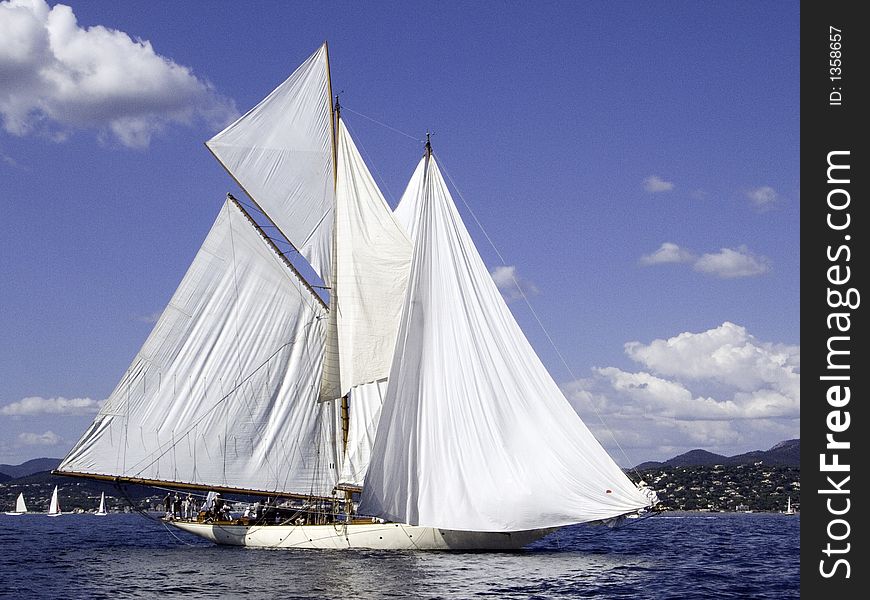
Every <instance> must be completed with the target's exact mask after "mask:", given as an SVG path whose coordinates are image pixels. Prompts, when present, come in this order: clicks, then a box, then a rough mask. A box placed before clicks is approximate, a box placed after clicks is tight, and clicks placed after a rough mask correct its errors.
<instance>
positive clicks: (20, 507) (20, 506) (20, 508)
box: [15, 492, 27, 513]
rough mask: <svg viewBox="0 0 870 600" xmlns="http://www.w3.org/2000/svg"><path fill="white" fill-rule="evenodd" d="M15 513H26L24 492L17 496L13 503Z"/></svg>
mask: <svg viewBox="0 0 870 600" xmlns="http://www.w3.org/2000/svg"><path fill="white" fill-rule="evenodd" d="M15 512H17V513H26V512H27V504H26V503H25V502H24V492H21V493H19V494H18V499H17V500H16V501H15Z"/></svg>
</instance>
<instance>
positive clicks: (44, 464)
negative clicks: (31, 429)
mask: <svg viewBox="0 0 870 600" xmlns="http://www.w3.org/2000/svg"><path fill="white" fill-rule="evenodd" d="M60 460H61V459H59V458H34V459H32V460H28V461H27V462H24V463H21V464H20V465H0V474H2V475H8V476H9V477H8V479H16V478H18V477H27V476H28V475H33V474H34V473H39V472H40V471H51V470H52V469H55V468H57V466H58V465H59V464H60ZM0 481H4V479H0Z"/></svg>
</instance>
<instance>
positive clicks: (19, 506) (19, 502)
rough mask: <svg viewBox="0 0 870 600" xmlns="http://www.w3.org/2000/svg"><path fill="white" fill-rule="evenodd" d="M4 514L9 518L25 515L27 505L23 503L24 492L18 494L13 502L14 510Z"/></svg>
mask: <svg viewBox="0 0 870 600" xmlns="http://www.w3.org/2000/svg"><path fill="white" fill-rule="evenodd" d="M6 514H7V515H9V516H18V515H24V514H27V504H25V502H24V492H21V493H19V494H18V498H17V499H16V500H15V510H9V511H6Z"/></svg>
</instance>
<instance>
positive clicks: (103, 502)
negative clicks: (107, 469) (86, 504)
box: [97, 492, 106, 515]
mask: <svg viewBox="0 0 870 600" xmlns="http://www.w3.org/2000/svg"><path fill="white" fill-rule="evenodd" d="M97 514H98V515H105V514H106V492H100V507H99V508H98V509H97Z"/></svg>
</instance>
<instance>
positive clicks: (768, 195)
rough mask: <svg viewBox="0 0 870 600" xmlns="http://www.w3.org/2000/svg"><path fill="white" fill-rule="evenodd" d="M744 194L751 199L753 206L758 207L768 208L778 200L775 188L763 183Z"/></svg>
mask: <svg viewBox="0 0 870 600" xmlns="http://www.w3.org/2000/svg"><path fill="white" fill-rule="evenodd" d="M746 196H747V197H748V198H749V199H750V200H752V203H753V204H754V205H755V207H756V208H759V209H767V208H770V207H771V206H773V205H774V204H775V203H776V202H777V201H778V200H779V194H777V193H776V190H775V189H773V188H772V187H770V186H769V185H763V186H761V187H758V188H755V189H753V190H749V191H748V192H746Z"/></svg>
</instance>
